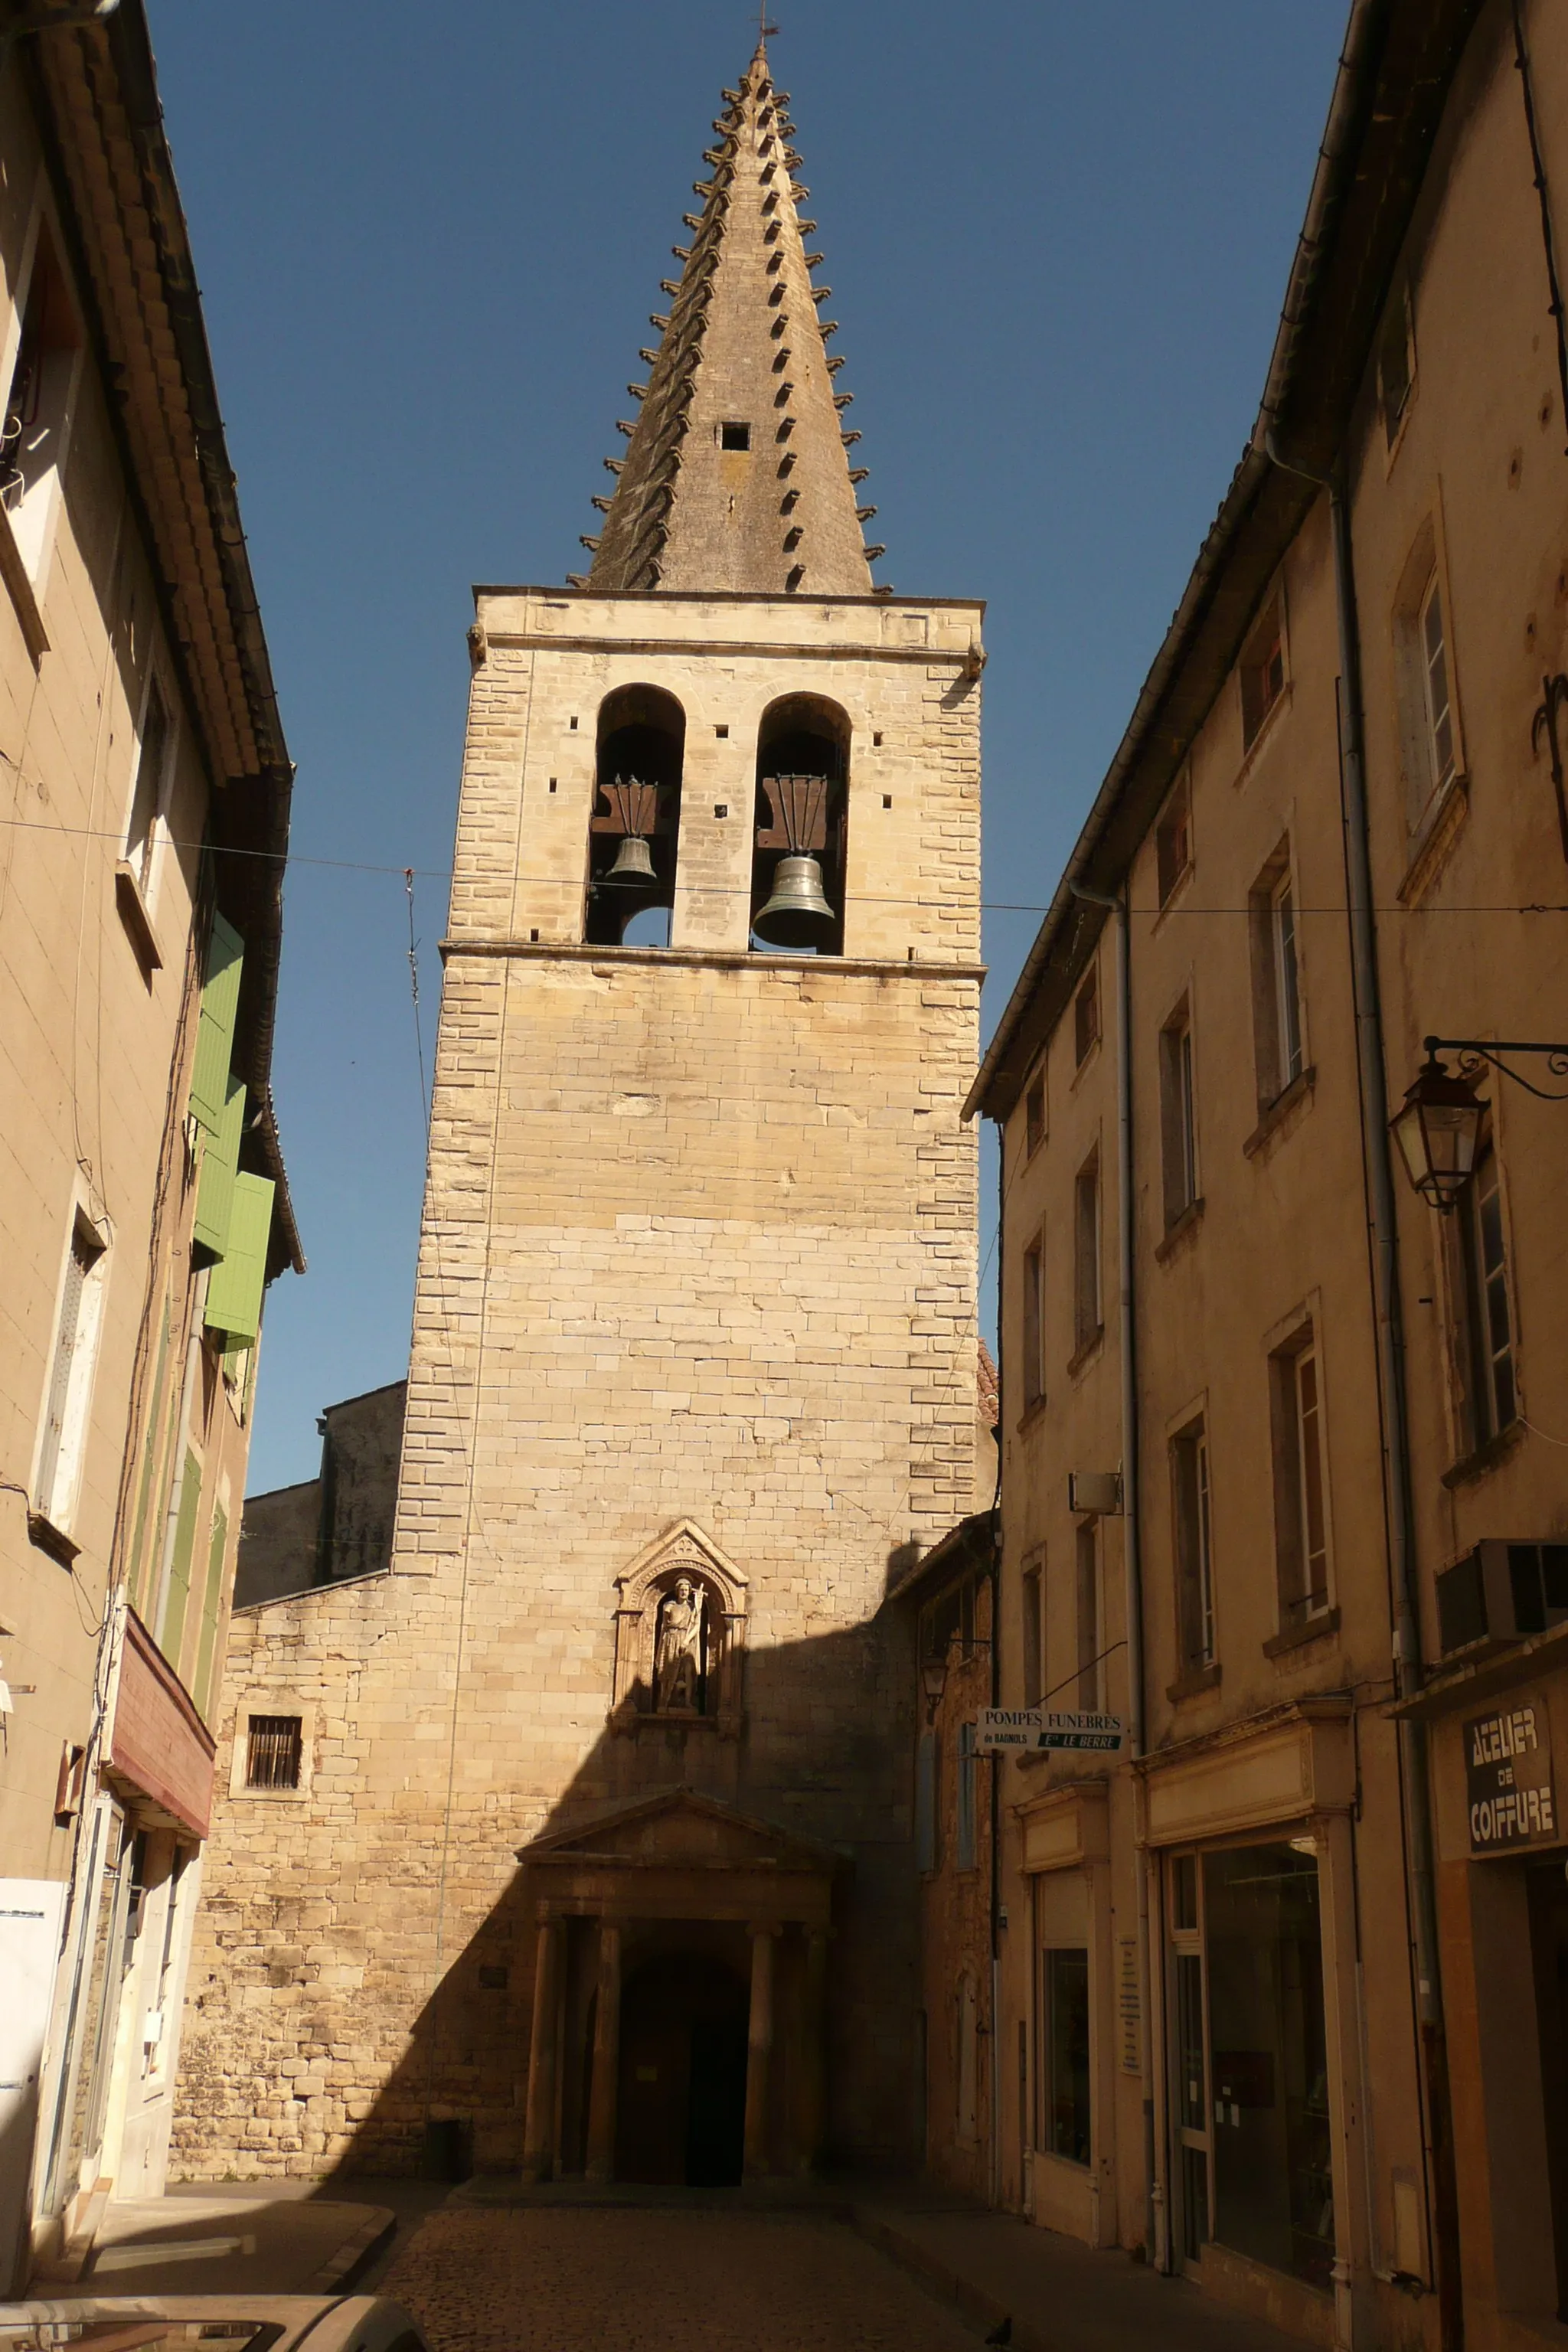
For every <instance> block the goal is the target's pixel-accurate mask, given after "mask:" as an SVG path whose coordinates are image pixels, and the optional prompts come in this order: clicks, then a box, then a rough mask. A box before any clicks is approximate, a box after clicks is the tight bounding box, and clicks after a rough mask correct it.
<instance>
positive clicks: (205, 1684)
mask: <svg viewBox="0 0 1568 2352" xmlns="http://www.w3.org/2000/svg"><path fill="white" fill-rule="evenodd" d="M227 1549H228V1521H227V1519H226V1517H224V1508H223V1505H222V1504H221V1503H220V1504H219V1505H218V1506H217V1507H216V1510H215V1511H214V1513H213V1532H212V1542H211V1545H210V1546H209V1548H208V1550H207V1583H206V1591H205V1592H204V1593H203V1595H202V1638H201V1643H200V1646H199V1647H198V1649H197V1651H196V1672H195V1681H194V1682H193V1683H192V1685H191V1692H192V1696H193V1697H194V1698H195V1702H196V1712H197V1714H198V1715H199V1716H201V1717H202V1718H203V1720H204V1721H205V1719H206V1716H207V1713H208V1709H209V1702H210V1700H211V1698H212V1691H211V1688H210V1687H209V1685H210V1682H211V1677H212V1669H213V1651H214V1648H215V1646H216V1642H217V1621H218V1619H219V1617H220V1616H221V1615H222V1613H223V1559H224V1554H225V1552H226V1550H227Z"/></svg>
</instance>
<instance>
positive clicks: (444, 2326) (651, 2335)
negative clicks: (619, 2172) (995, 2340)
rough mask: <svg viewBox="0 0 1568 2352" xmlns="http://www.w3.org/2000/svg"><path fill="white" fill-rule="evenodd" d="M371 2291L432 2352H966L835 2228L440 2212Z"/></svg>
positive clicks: (956, 2330) (719, 2216)
mask: <svg viewBox="0 0 1568 2352" xmlns="http://www.w3.org/2000/svg"><path fill="white" fill-rule="evenodd" d="M380 2292H381V2293H382V2294H389V2295H395V2296H396V2297H397V2299H398V2300H399V2302H402V2303H405V2304H406V2305H408V2307H409V2309H410V2310H411V2311H413V2312H414V2313H415V2314H416V2315H417V2317H418V2318H419V2320H420V2322H421V2324H422V2325H423V2326H424V2327H425V2328H426V2332H427V2333H428V2335H429V2337H430V2341H431V2343H432V2345H433V2346H434V2347H435V2352H650V2347H657V2352H818V2347H821V2352H973V2347H974V2345H975V2341H976V2338H975V2336H973V2334H972V2333H971V2332H970V2331H969V2330H968V2329H967V2328H965V2327H964V2326H963V2323H962V2322H961V2321H960V2320H959V2319H958V2318H956V2317H955V2316H953V2315H951V2314H950V2313H948V2312H946V2311H944V2310H943V2309H942V2307H941V2305H938V2304H936V2303H935V2302H933V2301H932V2300H931V2297H930V2296H929V2295H927V2294H924V2293H923V2292H922V2290H921V2288H920V2287H919V2286H917V2285H916V2284H914V2283H913V2282H912V2281H911V2280H910V2279H909V2278H907V2277H906V2276H905V2275H904V2273H902V2272H901V2271H900V2270H899V2269H897V2268H896V2267H895V2266H894V2264H893V2263H890V2262H889V2261H887V2260H886V2259H885V2258H884V2257H883V2256H882V2255H881V2254H879V2253H878V2252H875V2251H874V2250H873V2249H872V2248H871V2247H869V2246H868V2245H867V2244H865V2243H864V2242H862V2241H861V2240H860V2239H858V2238H857V2237H856V2236H855V2235H854V2234H853V2232H852V2231H849V2230H848V2229H847V2228H846V2227H845V2226H844V2225H843V2224H841V2223H839V2222H836V2221H826V2220H817V2219H816V2218H815V2217H810V2216H801V2215H794V2214H790V2215H778V2216H758V2215H755V2214H740V2213H734V2214H731V2213H724V2212H713V2211H700V2212H679V2211H672V2210H668V2208H658V2209H652V2210H647V2209H644V2210H636V2209H633V2210H620V2211H605V2210H588V2211H576V2212H561V2211H542V2210H531V2211H523V2212H517V2211H510V2212H491V2213H486V2212H441V2213H436V2214H433V2215H432V2216H431V2218H430V2219H429V2220H428V2221H426V2223H425V2224H424V2226H423V2228H422V2229H421V2230H420V2231H418V2233H417V2234H416V2237H415V2238H414V2239H413V2240H412V2241H411V2242H410V2243H409V2244H408V2246H407V2247H406V2248H405V2251H404V2252H403V2253H402V2254H401V2255H399V2257H398V2258H397V2260H396V2261H395V2263H394V2264H393V2266H392V2268H391V2270H390V2272H389V2273H388V2274H387V2276H386V2278H385V2280H384V2282H383V2283H382V2284H381V2288H380Z"/></svg>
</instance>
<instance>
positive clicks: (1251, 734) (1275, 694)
mask: <svg viewBox="0 0 1568 2352" xmlns="http://www.w3.org/2000/svg"><path fill="white" fill-rule="evenodd" d="M1239 668H1240V677H1241V740H1242V747H1243V749H1244V750H1245V751H1251V749H1252V747H1253V745H1254V743H1255V742H1256V741H1257V740H1258V736H1259V735H1260V734H1261V733H1262V731H1263V723H1264V720H1265V719H1268V717H1269V715H1270V713H1271V712H1272V711H1273V709H1274V707H1275V705H1276V704H1277V703H1278V702H1279V699H1280V697H1281V696H1282V695H1283V694H1284V691H1285V610H1284V606H1283V604H1281V602H1280V599H1279V596H1277V595H1275V596H1271V597H1270V598H1269V600H1268V604H1266V605H1265V606H1264V609H1263V612H1262V613H1261V614H1260V615H1259V617H1258V623H1257V625H1256V627H1255V628H1254V629H1253V632H1252V635H1251V636H1250V637H1249V638H1248V639H1247V646H1246V650H1245V651H1244V652H1243V654H1242V656H1241V662H1240V665H1239Z"/></svg>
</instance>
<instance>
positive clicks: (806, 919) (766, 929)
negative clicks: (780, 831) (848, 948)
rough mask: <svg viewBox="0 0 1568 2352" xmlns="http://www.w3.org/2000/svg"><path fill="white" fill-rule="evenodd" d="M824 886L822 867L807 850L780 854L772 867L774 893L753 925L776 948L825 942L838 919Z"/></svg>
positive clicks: (802, 946)
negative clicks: (829, 902) (828, 900)
mask: <svg viewBox="0 0 1568 2352" xmlns="http://www.w3.org/2000/svg"><path fill="white" fill-rule="evenodd" d="M836 920H837V917H836V916H835V914H834V912H833V909H832V908H831V907H830V906H829V905H828V903H827V898H826V893H825V891H824V890H823V887H822V868H821V866H819V865H818V863H817V861H816V858H815V857H813V856H810V855H809V854H808V853H806V852H805V851H799V852H795V853H794V854H793V855H791V856H786V857H781V858H780V859H779V862H778V864H777V865H776V866H774V868H773V897H772V898H770V899H769V900H768V903H767V905H766V906H765V907H764V908H763V909H762V911H761V912H760V913H759V915H758V916H757V919H756V920H755V922H754V923H753V924H752V930H753V931H755V933H756V935H757V937H758V939H760V940H765V941H766V942H767V944H768V946H769V947H775V948H814V947H821V946H823V945H825V944H826V935H827V933H828V932H829V931H830V930H831V929H832V928H833V925H834V923H835V921H836Z"/></svg>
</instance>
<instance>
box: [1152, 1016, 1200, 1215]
mask: <svg viewBox="0 0 1568 2352" xmlns="http://www.w3.org/2000/svg"><path fill="white" fill-rule="evenodd" d="M1160 1129H1161V1136H1160V1141H1161V1160H1162V1163H1163V1177H1164V1192H1165V1223H1166V1225H1167V1226H1171V1225H1173V1224H1176V1223H1178V1222H1179V1221H1180V1219H1181V1218H1183V1217H1184V1215H1185V1214H1186V1213H1187V1211H1188V1210H1189V1209H1191V1208H1193V1207H1194V1205H1195V1204H1196V1202H1197V1197H1198V1139H1197V1115H1196V1107H1195V1102H1194V1086H1193V1021H1192V1011H1191V1007H1190V1005H1189V1003H1188V1001H1187V999H1186V998H1185V997H1184V998H1183V999H1182V1002H1181V1003H1180V1004H1179V1005H1178V1006H1177V1007H1176V1010H1175V1011H1174V1013H1173V1014H1172V1015H1171V1018H1170V1019H1169V1021H1167V1022H1166V1024H1165V1026H1164V1028H1163V1030H1162V1031H1161V1032H1160Z"/></svg>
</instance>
